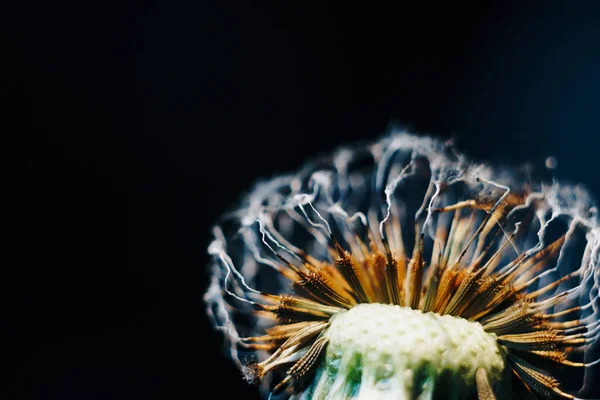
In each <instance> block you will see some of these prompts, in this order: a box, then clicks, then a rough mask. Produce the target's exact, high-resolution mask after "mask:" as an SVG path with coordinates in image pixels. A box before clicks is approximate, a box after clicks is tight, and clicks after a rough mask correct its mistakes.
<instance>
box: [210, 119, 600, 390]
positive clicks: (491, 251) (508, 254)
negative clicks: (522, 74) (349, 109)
mask: <svg viewBox="0 0 600 400" xmlns="http://www.w3.org/2000/svg"><path fill="white" fill-rule="evenodd" d="M546 165H547V166H548V165H551V166H548V168H555V166H556V163H555V162H549V161H548V160H547V161H546ZM552 165H553V166H552ZM213 232H214V239H213V241H212V243H211V244H210V245H209V248H208V252H209V254H210V255H211V256H212V262H211V264H210V272H211V284H210V286H209V288H208V290H207V292H206V294H205V302H206V305H207V312H208V314H209V316H210V318H211V321H212V322H213V324H214V326H215V327H216V328H217V329H219V330H220V331H222V332H223V333H224V337H225V342H226V343H227V349H228V354H229V355H230V356H231V358H232V359H233V360H234V362H235V363H236V364H237V365H238V366H239V367H240V370H242V371H243V372H244V374H245V376H246V379H247V380H249V381H252V382H257V383H258V384H259V385H261V387H262V391H263V393H264V394H265V397H269V396H275V395H279V396H283V397H293V398H310V397H311V396H313V398H325V396H326V394H330V395H331V396H333V397H328V398H348V397H350V398H358V399H367V398H369V399H371V398H387V397H391V398H396V397H398V396H399V393H404V395H405V397H406V398H444V396H446V395H447V394H448V393H449V392H448V391H452V393H454V395H455V396H456V398H465V399H467V398H473V397H474V396H475V397H476V396H478V395H479V396H484V397H485V396H488V397H489V394H490V393H492V394H495V395H496V396H498V397H502V396H505V397H506V396H508V397H510V396H515V395H516V394H517V393H524V392H531V393H533V394H535V395H536V396H538V397H542V398H544V397H553V396H554V397H559V398H560V397H562V398H579V397H585V396H587V395H588V393H589V392H590V390H591V388H592V382H593V380H594V378H595V372H594V371H595V368H594V366H595V365H596V363H597V362H598V349H597V346H596V343H597V337H598V336H599V335H600V322H599V321H600V316H599V307H598V286H599V281H600V260H599V253H600V223H599V220H598V211H597V208H596V206H595V205H594V202H593V200H592V198H591V196H590V195H589V193H588V192H587V191H586V190H585V188H583V187H582V186H581V185H571V184H561V183H558V182H556V181H553V182H544V181H540V182H536V181H534V180H532V179H531V177H530V175H529V172H527V173H525V172H523V171H522V170H520V169H518V168H507V167H504V168H503V167H499V166H494V165H492V164H489V165H488V164H476V163H473V162H471V161H470V160H469V159H468V157H466V156H464V155H463V154H461V153H460V152H459V151H458V150H457V149H456V148H455V147H454V145H453V144H452V143H450V142H446V143H443V142H441V141H439V140H437V139H435V138H431V137H427V136H417V135H412V134H409V133H406V132H400V131H394V132H392V133H390V134H387V135H385V136H384V137H382V138H381V139H379V140H377V141H375V142H373V143H370V144H366V145H365V144H360V145H356V146H345V147H342V148H340V149H338V150H336V151H334V152H333V153H332V154H331V155H325V156H321V157H318V158H316V159H313V160H312V161H310V162H307V163H306V164H305V165H303V166H301V167H300V168H299V169H298V171H297V172H296V173H293V174H288V175H284V176H280V177H276V178H272V179H269V180H264V181H260V182H259V183H257V184H256V185H255V186H254V187H253V188H252V189H251V190H250V192H249V193H248V194H247V195H246V196H245V198H244V199H243V200H242V201H241V203H240V204H239V205H238V206H237V207H236V208H235V209H233V210H232V211H231V212H229V213H227V214H226V215H224V216H223V217H221V218H220V219H219V220H218V221H217V225H216V226H215V228H214V230H213ZM376 309H377V310H380V311H377V312H378V313H380V314H377V313H375V311H374V310H376ZM360 310H372V312H373V313H375V314H377V315H384V314H385V313H387V312H389V313H390V314H389V315H387V314H386V315H387V316H383V317H381V318H379V319H378V318H375V319H373V318H371V319H372V321H371V323H370V325H367V320H368V319H369V318H366V316H367V315H368V313H369V312H368V311H367V314H364V316H365V318H360V315H359V314H360V312H364V311H360ZM381 310H386V311H381ZM391 310H396V311H391ZM398 310H400V311H398ZM381 313H383V314H381ZM371 314H372V313H371ZM353 315H355V316H356V315H359V318H358V319H353V318H352V317H351V316H353ZM388 317H389V319H393V320H394V321H396V322H395V325H394V324H392V325H390V324H387V325H386V324H383V323H382V324H381V325H382V327H381V329H379V328H374V327H373V326H372V325H374V324H377V323H379V322H381V321H386V320H387V319H388ZM448 320H452V321H458V322H456V324H454V325H452V324H451V325H447V324H446V322H444V321H448ZM341 321H343V324H341ZM410 324H412V325H413V326H414V329H413V330H412V331H407V333H406V334H395V333H394V332H396V333H397V332H399V331H400V329H404V328H402V326H404V327H406V326H408V325H410ZM350 325H352V326H353V327H352V328H350V327H349V326H350ZM471 328H472V330H469V329H471ZM361 332H362V333H361ZM440 332H444V335H441V334H440ZM461 332H462V333H461ZM361 334H362V335H363V336H360V335H361ZM461 334H464V335H467V336H464V335H463V336H461ZM344 335H346V336H344ZM390 335H392V336H393V337H394V339H389V340H388V341H386V340H387V339H385V338H386V337H387V338H389V337H391V336H390ZM478 335H479V336H478ZM342 337H346V339H344V340H342V339H341V338H342ZM465 337H471V338H475V337H480V338H481V340H474V341H473V342H472V343H471V344H470V346H469V345H467V346H466V347H465V346H464V343H463V344H461V341H464V340H466V339H464V338H465ZM461 338H462V339H461ZM390 340H391V341H390ZM423 340H425V343H432V344H435V346H441V347H440V349H439V354H438V353H436V352H431V351H429V350H431V349H429V348H427V346H423V350H418V349H417V348H418V347H419V346H417V345H416V344H415V343H417V342H419V341H423ZM344 343H345V344H344ZM386 343H387V344H386ZM411 343H413V345H411ZM419 343H420V342H419ZM478 343H479V344H478ZM481 343H483V344H481ZM435 346H434V348H435ZM461 346H462V347H461ZM478 346H479V347H478ZM459 349H460V350H459ZM465 349H466V350H465ZM473 349H479V350H473ZM436 351H437V350H436ZM481 353H485V357H483V358H481V357H482V355H481ZM369 355H377V356H376V357H375V356H373V357H375V358H374V361H373V360H371V361H369V359H368V357H369ZM444 357H446V358H444ZM448 357H450V358H448ZM494 357H496V358H494ZM248 360H253V361H248ZM336 360H337V361H336ZM452 360H463V361H461V362H459V363H452V362H450V361H452ZM486 360H488V361H489V363H488V361H486ZM336 362H337V363H338V365H337V367H335V368H334V366H335V364H336ZM342 367H343V370H341V369H340V368H342ZM336 368H337V369H336ZM332 371H334V372H332ZM391 371H393V372H391ZM444 371H445V372H444ZM448 374H450V375H452V374H454V375H452V376H455V377H457V379H454V380H453V379H447V376H448ZM453 381H461V382H464V384H462V386H460V387H458V386H456V385H454V386H453V385H452V383H451V382H453ZM511 382H513V383H514V384H511ZM336 396H337V397H336ZM386 396H387V397H386ZM419 396H420V397H419ZM488 397H486V398H488Z"/></svg>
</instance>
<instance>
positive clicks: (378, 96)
mask: <svg viewBox="0 0 600 400" xmlns="http://www.w3.org/2000/svg"><path fill="white" fill-rule="evenodd" d="M88 3H89V2H72V3H64V2H44V3H43V4H42V3H41V2H39V3H38V2H35V3H34V2H29V1H20V2H16V1H14V2H12V4H10V3H9V4H4V5H2V6H1V9H0V32H1V42H0V44H1V45H2V46H1V48H0V54H1V62H0V93H1V94H0V96H1V99H2V108H1V109H0V118H1V121H2V124H1V128H0V132H2V133H1V136H0V138H1V142H0V147H1V148H2V157H1V160H0V162H1V165H0V167H1V171H2V176H3V178H2V184H1V185H0V186H1V195H2V200H3V201H2V203H3V204H4V206H3V207H2V211H1V214H0V215H2V222H1V226H2V228H1V229H0V231H1V232H2V234H3V237H2V241H1V242H2V245H1V249H2V251H1V254H2V260H1V261H2V262H1V268H0V271H1V276H0V310H1V315H2V316H1V318H0V321H1V325H0V329H1V332H2V336H3V338H2V340H1V342H0V343H1V346H2V347H1V348H0V358H1V360H2V361H0V365H2V371H1V372H2V374H1V376H0V397H3V398H9V397H10V398H36V399H159V398H160V399H198V398H206V397H210V396H209V395H207V390H208V389H210V390H216V392H217V393H219V394H220V395H222V396H223V397H224V398H229V397H234V396H235V395H238V396H241V395H242V394H243V395H244V396H245V398H248V399H250V398H257V395H256V393H255V391H254V389H252V388H250V387H248V386H247V385H246V384H245V383H244V382H243V381H242V379H241V376H240V374H239V373H238V372H237V370H236V369H235V368H234V367H233V364H232V363H230V362H229V361H228V360H227V359H226V358H225V357H224V356H223V355H222V351H221V350H222V348H221V337H220V336H219V335H217V334H216V333H214V332H213V331H212V329H211V328H210V326H209V324H208V322H207V320H206V319H205V317H204V310H203V304H202V295H203V291H204V288H205V284H206V272H205V269H204V268H205V265H206V263H207V257H206V253H205V249H206V247H207V244H208V242H209V240H210V236H209V233H210V226H211V224H212V223H213V222H214V220H215V219H216V218H217V216H219V215H220V214H221V213H223V212H224V211H225V210H226V209H227V208H229V207H230V206H231V205H232V204H233V203H234V202H235V201H236V200H237V198H238V195H239V194H240V193H241V192H243V191H244V190H245V189H247V188H248V187H249V186H250V185H251V184H252V182H253V181H254V180H255V179H256V178H258V177H264V176H271V175H273V174H277V173H280V172H284V171H289V170H293V169H295V168H296V167H297V166H298V165H299V164H300V163H301V162H302V161H303V160H304V159H305V158H306V157H309V156H311V155H314V154H315V153H321V152H326V151H330V150H332V149H333V148H334V147H335V146H337V145H338V144H339V143H349V142H352V141H354V140H357V139H369V138H376V137H378V136H379V135H380V134H381V133H382V132H384V131H385V130H386V128H387V127H388V125H389V123H390V122H395V123H398V124H401V125H403V126H406V127H409V128H411V129H412V130H413V131H416V132H421V133H430V134H433V135H438V136H440V137H442V138H449V137H454V138H455V139H456V141H457V142H458V144H459V147H460V148H462V149H463V150H464V151H466V152H467V153H468V154H470V155H471V156H473V157H474V158H476V159H478V160H487V159H492V160H494V162H507V163H508V162H509V163H520V162H525V161H531V162H532V163H534V164H535V165H542V163H543V161H544V159H545V158H546V157H547V156H549V155H554V156H556V157H557V159H558V162H559V167H558V170H557V172H556V173H557V176H559V177H561V178H564V179H569V180H572V181H576V182H582V183H583V184H585V185H586V186H588V187H589V188H590V189H591V191H592V192H593V193H594V194H595V196H596V197H597V198H598V196H600V177H599V175H598V173H597V172H598V167H597V165H598V155H599V154H600V137H599V136H598V132H599V128H600V113H599V111H600V110H599V105H600V102H599V100H600V90H599V89H600V51H599V50H600V49H599V45H598V43H600V41H599V40H600V24H598V23H597V21H598V20H599V18H600V6H598V5H595V4H594V2H587V3H586V2H576V3H575V5H574V6H571V7H567V6H566V2H564V3H562V5H561V3H558V2H547V1H546V2H529V3H527V2H519V3H513V4H510V3H506V2H497V3H495V4H492V5H489V4H488V5H486V6H483V5H482V6H466V5H465V6H453V5H445V6H443V7H440V6H439V5H435V4H434V3H430V2H427V3H425V4H423V5H421V6H415V5H410V4H406V5H405V4H402V5H400V4H395V5H383V4H379V5H371V4H369V5H367V3H366V2H365V3H364V4H362V5H350V4H349V3H347V2H344V1H325V2H317V3H320V4H318V5H302V6H301V5H296V4H295V3H296V2H281V3H282V4H279V3H278V2H274V3H262V2H246V1H238V2H235V1H231V2H198V1H196V2H193V1H192V2H167V1H160V2H159V1H155V2H141V1H138V2H133V1H121V2H114V3H111V2H97V4H95V5H91V4H88ZM250 3H254V4H253V5H251V4H250ZM288 3H290V4H288ZM292 3H294V5H292ZM317 3H315V4H317ZM444 3H445V2H444ZM84 4H85V5H84ZM283 4H285V5H283ZM298 4H299V3H298ZM596 4H597V3H596Z"/></svg>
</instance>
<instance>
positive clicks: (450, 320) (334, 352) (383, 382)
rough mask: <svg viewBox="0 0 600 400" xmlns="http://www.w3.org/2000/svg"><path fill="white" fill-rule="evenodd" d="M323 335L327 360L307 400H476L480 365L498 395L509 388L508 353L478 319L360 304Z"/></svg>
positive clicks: (333, 322)
mask: <svg viewBox="0 0 600 400" xmlns="http://www.w3.org/2000/svg"><path fill="white" fill-rule="evenodd" d="M324 335H326V336H327V337H328V338H329V346H328V348H327V352H326V355H325V359H324V360H323V364H322V366H321V368H319V370H318V371H317V372H316V375H315V377H314V380H313V382H312V384H311V385H310V386H309V388H307V390H306V391H305V392H304V393H303V394H302V395H301V396H299V397H300V398H302V399H349V398H351V399H360V400H366V399H369V400H378V399H390V400H391V399H394V400H398V399H433V398H434V395H435V398H444V399H466V398H472V397H473V396H475V398H476V384H475V373H476V371H477V369H478V368H483V369H485V370H486V371H487V374H488V378H489V381H490V384H491V385H492V387H494V388H495V391H496V395H497V396H498V398H502V397H504V395H503V393H509V390H510V388H509V386H510V374H509V373H507V372H509V371H507V369H508V368H505V366H506V361H505V357H504V356H505V351H504V350H503V348H502V346H500V345H498V343H497V342H496V336H495V335H494V334H489V333H486V332H485V331H484V330H483V328H482V327H481V325H480V324H479V323H477V322H470V321H467V320H465V319H462V318H457V317H452V316H447V315H445V316H441V315H438V314H435V313H423V312H421V311H418V310H413V309H411V308H408V307H400V306H395V305H387V304H361V305H358V306H356V307H354V308H352V309H351V310H349V311H346V312H344V313H341V314H338V315H336V316H334V317H333V318H332V320H331V326H330V328H329V329H328V330H327V331H326V332H325V333H324Z"/></svg>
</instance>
